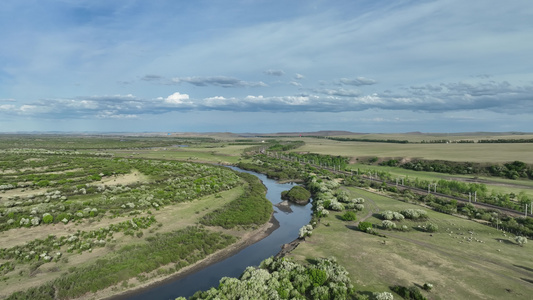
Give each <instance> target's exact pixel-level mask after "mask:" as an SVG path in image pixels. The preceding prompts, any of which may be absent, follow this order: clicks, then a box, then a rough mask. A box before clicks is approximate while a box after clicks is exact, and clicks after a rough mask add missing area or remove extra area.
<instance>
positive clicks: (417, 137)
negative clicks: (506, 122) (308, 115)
mask: <svg viewBox="0 0 533 300" xmlns="http://www.w3.org/2000/svg"><path fill="white" fill-rule="evenodd" d="M339 137H344V138H352V139H353V138H357V139H369V140H389V139H390V140H406V141H409V142H411V143H420V142H422V141H432V140H433V141H434V140H449V141H461V140H463V141H464V140H469V141H476V142H477V141H479V140H494V139H532V138H533V134H531V133H509V132H502V133H498V132H476V133H474V132H469V133H368V134H357V135H344V136H342V135H340V136H339Z"/></svg>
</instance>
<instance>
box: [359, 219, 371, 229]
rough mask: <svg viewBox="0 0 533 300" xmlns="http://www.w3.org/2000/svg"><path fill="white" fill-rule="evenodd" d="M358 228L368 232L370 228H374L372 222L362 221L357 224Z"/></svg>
mask: <svg viewBox="0 0 533 300" xmlns="http://www.w3.org/2000/svg"><path fill="white" fill-rule="evenodd" d="M357 228H359V230H361V231H363V232H367V231H368V228H370V229H372V223H370V222H366V221H365V222H360V223H359V225H357Z"/></svg>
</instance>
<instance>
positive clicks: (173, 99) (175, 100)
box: [165, 92, 189, 104]
mask: <svg viewBox="0 0 533 300" xmlns="http://www.w3.org/2000/svg"><path fill="white" fill-rule="evenodd" d="M185 100H189V95H187V94H180V93H179V92H176V93H174V94H172V95H170V96H168V97H166V98H165V103H170V104H183V103H185ZM187 102H188V101H187Z"/></svg>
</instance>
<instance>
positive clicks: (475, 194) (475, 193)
mask: <svg viewBox="0 0 533 300" xmlns="http://www.w3.org/2000/svg"><path fill="white" fill-rule="evenodd" d="M474 202H477V191H474Z"/></svg>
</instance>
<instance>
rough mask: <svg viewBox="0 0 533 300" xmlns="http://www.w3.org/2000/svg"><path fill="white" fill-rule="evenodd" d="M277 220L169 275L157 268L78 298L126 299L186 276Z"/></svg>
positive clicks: (257, 235) (254, 237) (266, 231)
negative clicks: (161, 272) (138, 276)
mask: <svg viewBox="0 0 533 300" xmlns="http://www.w3.org/2000/svg"><path fill="white" fill-rule="evenodd" d="M279 226H280V225H279V222H278V221H277V220H276V218H275V217H274V215H272V217H271V218H270V221H269V222H267V223H265V224H264V225H262V226H261V227H259V228H257V229H255V230H253V231H249V232H245V233H244V234H242V236H240V238H239V240H238V241H237V242H236V243H234V244H232V245H230V246H229V247H227V248H224V249H222V250H219V251H217V252H215V253H213V254H211V255H209V256H207V257H206V258H204V259H202V260H200V261H197V262H196V263H194V264H192V265H189V266H187V267H184V268H182V269H181V270H179V271H178V272H176V273H173V274H170V275H164V274H163V275H160V274H158V273H157V270H156V271H154V272H151V273H150V274H145V275H146V277H148V278H151V279H149V280H147V281H144V282H139V281H138V280H137V279H136V278H134V279H131V280H130V281H129V282H128V286H127V287H126V286H124V285H122V284H121V285H115V286H112V287H109V288H106V289H104V290H101V291H98V292H96V293H90V294H86V295H84V296H83V297H80V298H78V299H82V300H93V299H107V300H123V299H128V298H129V297H131V296H133V295H135V294H138V293H142V292H143V291H144V290H147V289H151V288H153V287H155V286H159V285H163V284H165V283H168V282H169V281H174V280H178V279H180V278H183V277H186V276H188V275H189V274H192V273H195V272H197V271H199V270H201V269H203V268H206V267H208V266H210V265H212V264H215V263H217V262H219V261H222V260H224V259H226V258H228V257H231V256H233V255H235V254H237V253H239V252H240V251H241V250H243V249H245V248H246V247H248V246H250V245H252V244H255V243H257V242H259V241H261V240H262V239H264V238H266V237H268V236H269V235H270V234H271V233H272V232H274V231H275V230H276V229H277V228H279ZM171 266H172V265H168V266H163V267H161V268H160V269H168V268H169V267H171Z"/></svg>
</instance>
